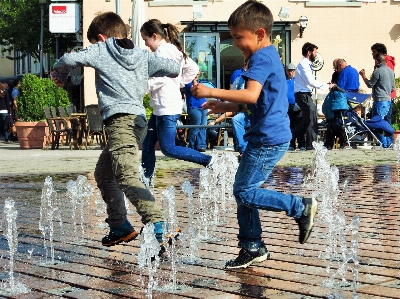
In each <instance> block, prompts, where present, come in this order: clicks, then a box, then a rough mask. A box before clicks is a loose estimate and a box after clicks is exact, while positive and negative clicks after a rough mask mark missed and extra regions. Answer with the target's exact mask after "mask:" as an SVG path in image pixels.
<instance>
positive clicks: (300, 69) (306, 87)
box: [294, 57, 329, 92]
mask: <svg viewBox="0 0 400 299" xmlns="http://www.w3.org/2000/svg"><path fill="white" fill-rule="evenodd" d="M313 88H319V89H329V85H328V84H327V83H322V82H320V81H317V80H315V77H314V74H313V70H312V68H311V61H310V60H308V59H307V58H305V57H303V58H302V59H301V60H300V62H299V64H298V65H297V67H296V74H295V76H294V92H312V90H313Z"/></svg>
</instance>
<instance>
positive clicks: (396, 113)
mask: <svg viewBox="0 0 400 299" xmlns="http://www.w3.org/2000/svg"><path fill="white" fill-rule="evenodd" d="M394 81H395V85H396V89H397V95H398V96H397V97H396V99H395V100H394V102H393V103H392V127H393V129H394V140H395V141H396V138H397V136H398V135H400V90H399V89H400V77H399V78H396V79H395V80H394Z"/></svg>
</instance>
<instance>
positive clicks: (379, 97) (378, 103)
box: [360, 54, 396, 148]
mask: <svg viewBox="0 0 400 299" xmlns="http://www.w3.org/2000/svg"><path fill="white" fill-rule="evenodd" d="M375 59H376V68H375V70H374V72H373V73H372V76H371V78H370V79H368V78H367V76H366V75H365V70H364V69H362V70H361V71H360V75H361V77H362V78H363V80H364V83H365V84H366V85H367V86H368V87H369V88H372V99H373V101H374V102H373V104H372V114H371V118H372V117H374V116H376V115H380V116H381V117H382V119H384V118H385V116H386V115H387V114H388V112H389V110H390V107H391V98H390V97H391V93H392V91H393V90H394V89H395V88H396V87H395V84H394V73H393V71H392V70H391V69H390V68H389V67H388V66H387V65H386V61H385V55H383V54H376V56H375ZM377 137H378V139H379V141H380V142H381V143H382V147H383V148H388V147H391V146H393V143H392V140H393V134H391V135H390V136H385V135H384V134H378V136H377Z"/></svg>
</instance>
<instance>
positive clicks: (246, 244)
mask: <svg viewBox="0 0 400 299" xmlns="http://www.w3.org/2000/svg"><path fill="white" fill-rule="evenodd" d="M288 147H289V142H286V143H283V144H280V145H274V146H260V145H254V144H251V143H249V144H247V148H246V151H245V152H244V154H243V157H242V159H241V161H240V164H239V168H238V170H237V172H236V177H235V183H234V186H233V194H234V195H235V198H236V202H237V219H238V223H239V234H238V239H239V246H240V247H242V248H245V249H256V248H258V247H259V246H260V244H261V234H262V229H261V222H260V216H259V212H258V209H262V210H267V211H277V212H279V211H285V212H286V215H288V216H290V217H293V218H300V216H301V215H302V213H303V210H304V205H303V202H302V198H301V197H299V196H295V195H292V194H284V193H281V192H278V191H274V190H268V189H265V188H260V186H261V184H263V183H264V182H265V181H266V180H267V179H268V177H269V175H270V174H271V172H272V170H273V169H274V167H275V165H276V163H277V162H278V161H279V160H280V159H281V158H282V157H283V155H284V154H285V153H286V150H287V149H288Z"/></svg>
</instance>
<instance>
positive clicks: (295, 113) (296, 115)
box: [285, 63, 306, 151]
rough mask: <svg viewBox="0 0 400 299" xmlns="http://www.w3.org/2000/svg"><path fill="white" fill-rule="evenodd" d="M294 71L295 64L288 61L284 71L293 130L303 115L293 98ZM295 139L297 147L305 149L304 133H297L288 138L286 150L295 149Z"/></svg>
mask: <svg viewBox="0 0 400 299" xmlns="http://www.w3.org/2000/svg"><path fill="white" fill-rule="evenodd" d="M295 72H296V66H295V65H294V64H293V63H288V64H287V65H286V66H285V73H286V83H287V87H288V89H287V97H288V102H289V110H288V115H289V119H290V129H291V130H293V128H294V127H296V126H297V125H299V124H300V123H301V122H302V121H303V116H302V114H301V110H300V107H299V105H297V104H296V101H295V99H294V81H295V77H294V74H295ZM296 141H297V145H298V148H299V149H300V150H301V151H305V150H306V140H305V137H304V134H299V135H297V136H295V135H293V136H292V140H290V145H289V148H288V150H289V151H294V150H295V149H296Z"/></svg>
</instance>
